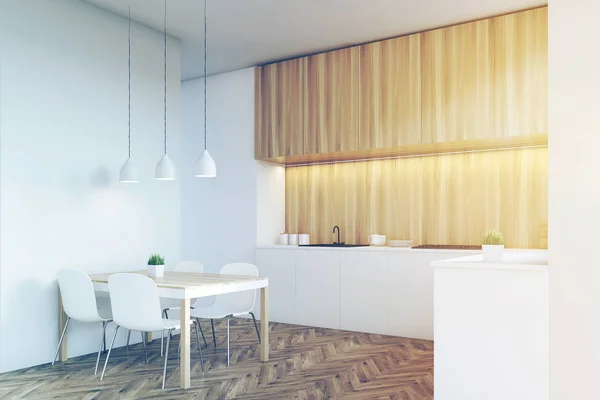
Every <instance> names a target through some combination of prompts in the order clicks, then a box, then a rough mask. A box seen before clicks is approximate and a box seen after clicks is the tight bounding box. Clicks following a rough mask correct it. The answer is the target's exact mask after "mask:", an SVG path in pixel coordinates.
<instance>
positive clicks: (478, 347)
mask: <svg viewBox="0 0 600 400" xmlns="http://www.w3.org/2000/svg"><path fill="white" fill-rule="evenodd" d="M547 264H548V255H547V251H543V250H531V251H525V250H523V251H505V252H504V260H503V262H500V263H484V262H483V261H482V257H481V255H476V256H468V257H460V258H454V259H450V260H442V261H435V262H433V263H432V265H433V267H434V296H435V299H434V310H435V311H434V312H435V316H434V341H435V350H434V352H435V353H434V354H435V361H434V364H435V367H434V368H435V373H434V377H435V378H434V379H435V398H436V400H482V399H485V400H496V399H498V400H500V399H502V400H505V399H511V400H520V399H522V400H548V398H549V358H548V346H549V338H548V336H549V333H548V323H549V322H548V267H547Z"/></svg>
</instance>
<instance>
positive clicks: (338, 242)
mask: <svg viewBox="0 0 600 400" xmlns="http://www.w3.org/2000/svg"><path fill="white" fill-rule="evenodd" d="M336 229H337V231H338V240H337V242H333V244H343V243H342V242H340V227H339V226H337V225H336V226H334V227H333V232H332V233H335V230H336Z"/></svg>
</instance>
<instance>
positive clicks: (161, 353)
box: [160, 329, 165, 357]
mask: <svg viewBox="0 0 600 400" xmlns="http://www.w3.org/2000/svg"><path fill="white" fill-rule="evenodd" d="M164 341H165V331H164V329H163V330H162V331H160V356H161V357H162V356H163V347H164Z"/></svg>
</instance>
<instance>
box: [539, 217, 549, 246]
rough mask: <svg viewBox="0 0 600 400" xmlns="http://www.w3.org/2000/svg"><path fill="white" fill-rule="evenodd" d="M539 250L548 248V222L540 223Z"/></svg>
mask: <svg viewBox="0 0 600 400" xmlns="http://www.w3.org/2000/svg"><path fill="white" fill-rule="evenodd" d="M540 248H542V249H547V248H548V222H544V223H542V226H541V227H540Z"/></svg>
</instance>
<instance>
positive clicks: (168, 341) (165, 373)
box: [162, 331, 171, 389]
mask: <svg viewBox="0 0 600 400" xmlns="http://www.w3.org/2000/svg"><path fill="white" fill-rule="evenodd" d="M170 333H171V331H169V335H168V336H167V349H166V351H165V366H164V367H163V382H162V388H163V389H164V388H165V379H166V378H167V362H168V361H169V344H170V343H171V335H170Z"/></svg>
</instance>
